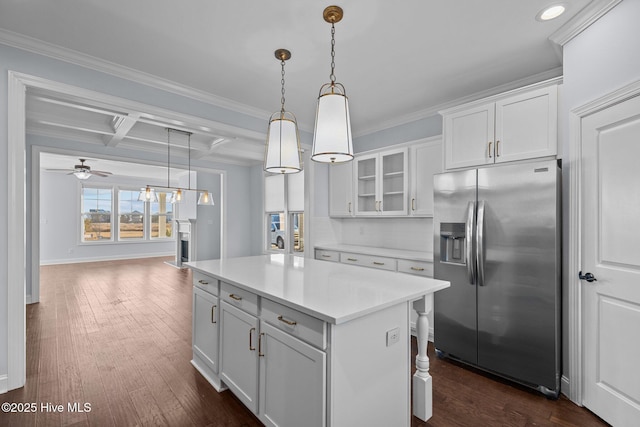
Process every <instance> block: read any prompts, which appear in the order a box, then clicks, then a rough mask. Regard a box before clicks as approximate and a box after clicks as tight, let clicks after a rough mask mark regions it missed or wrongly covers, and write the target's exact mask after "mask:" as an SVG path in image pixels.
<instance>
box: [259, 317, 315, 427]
mask: <svg viewBox="0 0 640 427" xmlns="http://www.w3.org/2000/svg"><path fill="white" fill-rule="evenodd" d="M260 328H261V334H260V343H259V348H260V351H261V353H260V356H261V357H260V419H261V420H262V422H264V423H265V424H266V425H268V426H274V427H275V426H302V425H304V426H318V427H321V426H324V425H325V424H326V354H325V353H324V352H323V351H321V350H318V349H317V348H315V347H312V346H310V345H309V344H306V343H304V342H302V341H300V340H299V339H297V338H294V337H292V336H291V335H289V334H287V333H286V332H283V331H281V330H279V329H277V328H275V327H273V326H271V325H269V324H268V323H265V322H264V321H263V322H261V325H260Z"/></svg>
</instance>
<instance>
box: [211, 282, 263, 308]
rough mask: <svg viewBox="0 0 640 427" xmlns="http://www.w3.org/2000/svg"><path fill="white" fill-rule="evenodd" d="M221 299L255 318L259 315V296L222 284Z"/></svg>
mask: <svg viewBox="0 0 640 427" xmlns="http://www.w3.org/2000/svg"><path fill="white" fill-rule="evenodd" d="M220 297H221V298H222V300H223V301H226V302H228V303H229V304H231V305H232V306H234V307H238V308H239V309H241V310H243V311H246V312H247V313H250V314H253V315H254V316H257V315H258V295H256V294H253V293H251V292H248V291H245V290H244V289H240V288H238V287H237V286H233V285H230V284H229V283H226V282H222V283H221V284H220Z"/></svg>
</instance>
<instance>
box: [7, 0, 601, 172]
mask: <svg viewBox="0 0 640 427" xmlns="http://www.w3.org/2000/svg"><path fill="white" fill-rule="evenodd" d="M550 2H551V0H526V1H513V0H483V1H477V0H403V1H400V2H382V1H379V0H344V2H343V3H338V4H339V5H340V6H342V8H343V9H344V19H343V20H342V21H341V22H339V23H337V24H336V57H335V59H336V77H337V81H339V82H341V83H343V84H344V86H345V87H346V89H347V95H348V96H349V100H350V107H351V117H352V129H353V132H354V134H355V135H363V134H367V133H370V132H373V131H376V130H380V129H383V128H385V127H389V126H393V125H397V124H400V123H404V122H408V121H411V120H415V119H418V118H420V117H425V116H428V115H431V114H433V113H434V112H436V111H437V110H438V108H442V107H446V106H450V105H452V104H453V103H455V102H457V101H459V100H461V99H469V98H472V97H474V96H480V94H489V93H490V92H491V91H496V90H498V89H500V88H501V87H502V88H504V87H505V85H506V86H508V85H509V84H512V85H514V84H523V83H527V82H533V81H536V80H540V79H542V78H545V77H554V76H557V75H560V74H561V65H562V64H561V55H560V51H559V48H558V47H557V46H554V44H553V43H552V42H551V41H550V40H549V36H551V35H552V34H553V33H554V32H556V31H557V30H558V29H559V28H560V27H561V26H562V25H563V24H565V23H567V21H568V20H569V19H571V17H573V16H574V15H576V13H578V12H579V11H580V10H581V9H583V8H584V7H585V6H587V5H588V4H589V3H590V2H589V0H562V3H564V4H565V5H566V7H567V11H566V13H565V14H564V15H562V16H561V17H560V18H557V19H555V20H552V21H547V22H539V21H537V20H536V19H535V17H536V14H537V13H538V12H539V11H540V10H541V9H542V8H543V7H545V6H547V5H548V4H549V3H550ZM329 4H330V3H323V2H318V1H317V0H278V1H275V0H267V1H255V0H254V1H251V0H233V1H232V0H226V1H187V2H176V1H170V0H141V1H134V2H132V1H126V0H111V1H108V2H105V1H98V0H84V1H81V2H78V1H72V0H59V1H55V2H53V1H47V0H29V1H15V0H0V43H2V42H3V41H4V42H5V43H8V44H13V45H20V44H21V43H22V44H27V45H29V46H31V47H33V46H34V45H35V44H39V45H41V46H44V49H45V50H46V49H48V50H49V51H50V52H55V54H56V55H61V56H63V57H66V58H74V59H76V60H77V58H78V57H79V56H78V55H80V56H82V57H84V58H88V59H89V60H91V61H99V62H100V63H102V64H103V65H104V64H106V65H108V67H110V69H115V68H120V69H122V70H125V71H126V72H127V73H128V75H137V76H139V77H140V78H141V79H143V80H145V81H151V80H154V81H155V82H157V83H158V85H160V86H162V87H167V88H170V87H179V88H182V89H187V90H190V91H192V93H197V94H201V95H203V96H207V97H209V99H212V100H213V101H214V102H216V103H218V105H222V106H224V107H225V108H231V109H235V110H237V111H241V112H243V113H244V114H249V115H251V116H253V117H258V118H263V119H264V122H265V131H266V125H267V120H268V117H269V115H270V113H272V112H273V111H276V110H278V109H279V104H280V65H279V62H278V61H277V60H276V59H275V58H274V55H273V52H274V50H275V49H277V48H287V49H289V50H290V51H291V52H292V58H291V60H289V61H288V62H287V65H286V107H287V109H288V110H290V111H292V112H293V113H294V114H296V116H297V117H298V121H299V125H300V127H301V128H302V129H303V130H306V131H311V130H312V129H313V122H314V116H315V102H316V99H317V96H318V90H319V89H320V86H321V85H322V84H323V83H325V82H327V81H328V79H329V71H330V67H329V65H330V25H329V24H327V23H326V22H324V20H323V19H322V11H323V9H324V8H325V7H326V6H328V5H329ZM18 38H22V41H20V42H17V41H16V40H17V39H18ZM76 62H77V61H76ZM106 65H105V66H106ZM514 82H517V83H514ZM29 95H30V97H29V99H28V123H27V128H28V131H29V132H32V133H36V134H52V135H57V136H60V137H65V138H75V139H78V138H82V139H87V140H90V141H92V142H95V143H101V144H104V145H107V146H114V145H117V146H121V147H129V146H131V147H136V148H141V147H144V149H149V150H159V151H164V150H166V130H165V127H166V126H167V125H168V124H171V120H170V119H167V118H165V117H158V116H155V117H150V116H149V115H145V111H135V109H116V111H112V110H109V108H105V106H101V105H99V103H98V104H94V103H93V102H92V101H91V100H90V99H73V98H69V97H66V98H65V96H61V95H60V94H54V93H31V94H29ZM210 119H211V121H213V122H215V121H216V118H215V117H211V118H210ZM182 127H183V128H185V130H190V131H193V137H192V141H191V142H192V146H193V148H194V152H193V153H194V155H196V156H201V157H202V158H206V156H212V155H213V154H214V153H215V155H216V159H218V160H222V161H231V162H248V163H252V162H258V161H260V159H261V158H262V150H263V146H262V145H263V136H264V135H259V134H257V133H253V134H244V135H242V134H241V132H240V133H237V132H235V130H234V129H230V128H224V127H221V126H218V127H217V128H216V126H208V125H204V126H203V125H202V124H201V123H196V122H195V121H194V122H193V123H184V125H183V126H182ZM163 144H164V145H163ZM180 144H182V142H180Z"/></svg>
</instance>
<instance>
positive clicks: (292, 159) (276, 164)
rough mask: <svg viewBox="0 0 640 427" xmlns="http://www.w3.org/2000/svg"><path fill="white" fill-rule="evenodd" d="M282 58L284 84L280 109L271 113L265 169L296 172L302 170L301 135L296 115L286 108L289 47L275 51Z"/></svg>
mask: <svg viewBox="0 0 640 427" xmlns="http://www.w3.org/2000/svg"><path fill="white" fill-rule="evenodd" d="M274 54H275V57H276V59H279V60H280V66H281V67H282V71H281V76H282V78H281V80H280V84H281V85H282V89H281V91H280V92H281V94H282V96H281V97H280V111H277V112H275V113H273V114H272V115H271V118H270V119H269V127H268V129H267V143H266V145H265V152H264V170H265V171H266V172H269V173H296V172H300V171H301V170H302V159H301V157H300V136H299V135H298V124H297V123H296V116H294V115H293V113H291V112H290V111H286V110H285V109H284V64H285V61H287V60H288V59H290V58H291V52H289V51H288V50H287V49H278V50H276V51H275V52H274Z"/></svg>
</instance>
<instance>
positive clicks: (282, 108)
mask: <svg viewBox="0 0 640 427" xmlns="http://www.w3.org/2000/svg"><path fill="white" fill-rule="evenodd" d="M280 65H281V66H282V72H281V75H282V79H281V80H280V84H281V85H282V89H281V93H282V97H281V98H280V104H281V105H282V107H281V109H280V112H281V113H282V114H284V57H282V58H281V59H280Z"/></svg>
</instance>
